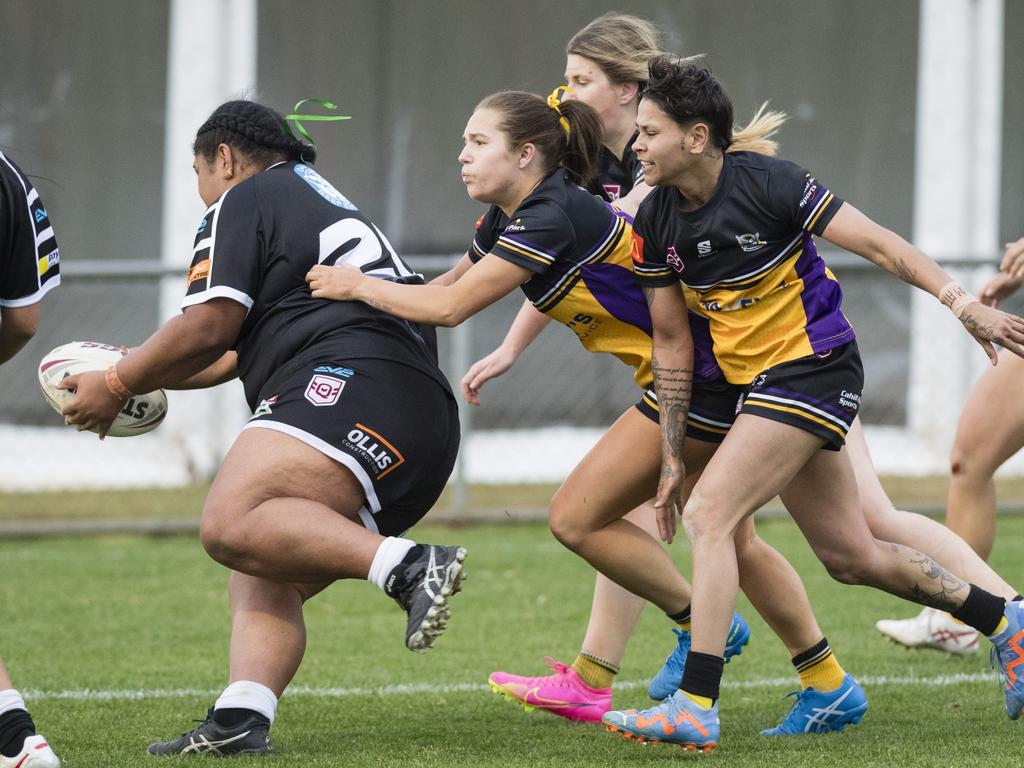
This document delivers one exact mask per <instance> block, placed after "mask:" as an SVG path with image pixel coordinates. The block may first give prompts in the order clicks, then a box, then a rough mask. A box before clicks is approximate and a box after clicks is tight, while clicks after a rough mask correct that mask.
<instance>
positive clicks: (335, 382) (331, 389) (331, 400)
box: [306, 373, 345, 408]
mask: <svg viewBox="0 0 1024 768" xmlns="http://www.w3.org/2000/svg"><path fill="white" fill-rule="evenodd" d="M344 388H345V382H344V381H342V380H341V379H336V378H334V377H333V376H325V375H323V374H322V373H315V374H313V378H311V379H310V380H309V384H307V385H306V399H307V400H309V402H311V403H312V404H313V405H315V406H317V407H318V408H319V407H322V406H327V405H334V404H335V403H336V402H338V398H339V397H341V390H343V389H344Z"/></svg>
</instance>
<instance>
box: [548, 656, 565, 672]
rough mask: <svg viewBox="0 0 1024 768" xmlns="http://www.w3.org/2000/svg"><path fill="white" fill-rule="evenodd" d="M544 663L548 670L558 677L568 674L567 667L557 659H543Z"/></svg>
mask: <svg viewBox="0 0 1024 768" xmlns="http://www.w3.org/2000/svg"><path fill="white" fill-rule="evenodd" d="M544 663H545V664H547V665H548V669H551V670H553V671H554V672H556V673H557V674H559V675H566V674H568V673H569V665H568V664H564V663H562V662H561V661H558V660H557V659H553V658H552V657H551V656H545V657H544Z"/></svg>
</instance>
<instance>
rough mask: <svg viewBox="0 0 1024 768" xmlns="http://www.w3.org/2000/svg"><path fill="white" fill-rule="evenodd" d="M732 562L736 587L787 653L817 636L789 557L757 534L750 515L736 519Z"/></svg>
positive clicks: (794, 652)
mask: <svg viewBox="0 0 1024 768" xmlns="http://www.w3.org/2000/svg"><path fill="white" fill-rule="evenodd" d="M736 562H737V565H738V568H739V584H740V589H742V590H743V592H744V594H746V596H747V598H748V599H749V600H750V602H751V603H752V604H753V606H754V608H755V609H756V610H757V612H758V613H759V614H761V618H763V619H764V620H765V623H767V624H768V626H769V627H771V628H772V631H773V632H774V633H775V634H776V635H778V637H779V639H780V640H782V643H783V644H784V645H785V646H786V649H787V650H788V651H789V655H790V656H795V655H797V654H798V653H800V652H801V651H805V650H807V649H808V648H810V647H811V646H812V645H814V644H815V643H817V642H818V641H819V640H821V638H822V636H823V634H822V631H821V629H820V628H819V627H818V622H817V619H815V617H814V611H813V610H812V609H811V601H810V599H809V598H808V597H807V590H806V589H804V583H803V582H802V581H801V580H800V576H799V575H798V574H797V572H796V570H794V568H793V566H792V565H790V564H789V561H788V560H786V558H784V557H783V556H782V555H781V554H779V552H778V551H777V550H776V549H775V548H774V547H772V546H771V545H769V544H768V542H766V541H765V540H764V539H762V538H761V537H760V536H758V535H757V532H756V531H755V530H754V519H753V518H752V517H750V518H747V519H746V520H744V521H743V522H742V523H740V526H739V530H738V531H737V532H736Z"/></svg>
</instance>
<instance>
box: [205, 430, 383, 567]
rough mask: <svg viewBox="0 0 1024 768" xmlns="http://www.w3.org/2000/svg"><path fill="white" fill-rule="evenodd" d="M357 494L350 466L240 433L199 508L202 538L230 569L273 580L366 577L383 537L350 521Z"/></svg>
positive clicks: (358, 503)
mask: <svg viewBox="0 0 1024 768" xmlns="http://www.w3.org/2000/svg"><path fill="white" fill-rule="evenodd" d="M363 498H364V494H363V489H362V486H361V485H359V482H358V481H357V480H356V478H355V476H354V475H353V474H352V473H351V472H349V470H348V469H346V468H345V467H343V466H342V465H340V464H338V463H337V462H335V461H333V460H332V459H330V458H328V457H327V456H325V455H324V454H322V453H320V452H319V451H317V450H316V449H314V448H311V447H310V446H308V445H306V444H305V443H303V442H301V441H299V440H297V439H295V438H293V437H290V436H289V435H285V434H282V433H280V432H274V431H271V430H268V429H247V430H244V431H243V432H242V433H241V434H240V435H239V436H238V439H237V440H236V441H235V443H234V445H233V446H232V447H231V450H230V451H228V455H227V456H226V457H225V459H224V463H223V465H222V466H221V469H220V471H219V472H218V473H217V478H216V480H215V481H214V483H213V487H212V488H211V489H210V494H209V496H208V497H207V500H206V506H205V507H204V508H203V518H202V524H201V528H200V535H201V538H202V542H203V546H204V547H205V548H206V551H207V552H208V553H209V554H210V556H211V557H212V558H213V559H214V560H217V561H218V562H220V563H222V564H223V565H226V566H228V567H229V568H231V569H232V570H236V571H240V572H242V573H247V574H250V575H252V576H258V577H261V578H266V579H270V580H273V581H277V582H285V583H290V582H303V583H308V582H324V581H327V582H330V581H335V580H336V579H346V578H366V576H367V574H368V573H369V570H370V564H371V563H372V562H373V556H374V554H375V553H376V551H377V548H378V547H379V546H380V543H381V542H382V541H383V540H384V537H382V536H380V535H378V534H376V533H373V532H371V531H369V530H367V529H366V528H364V527H363V526H362V525H361V524H360V523H359V522H356V518H357V517H358V512H359V509H360V508H361V507H362V505H363Z"/></svg>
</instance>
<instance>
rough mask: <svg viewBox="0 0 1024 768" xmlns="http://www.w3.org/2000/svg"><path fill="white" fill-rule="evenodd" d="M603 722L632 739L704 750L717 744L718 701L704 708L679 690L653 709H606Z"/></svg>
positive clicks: (613, 730)
mask: <svg viewBox="0 0 1024 768" xmlns="http://www.w3.org/2000/svg"><path fill="white" fill-rule="evenodd" d="M601 722H602V723H604V727H605V728H606V729H607V730H609V731H611V732H612V733H619V734H622V735H623V736H625V737H626V738H627V739H631V740H633V741H639V742H645V743H648V742H650V743H659V742H666V743H668V744H678V745H679V746H681V747H683V748H684V749H688V750H699V751H701V752H710V751H711V750H713V749H714V748H715V747H717V746H718V738H719V732H720V730H719V724H718V703H717V702H715V704H714V705H713V706H712V707H711V709H704V707H702V706H700V705H699V704H697V702H695V701H694V700H693V699H691V698H690V697H689V696H687V695H686V694H685V693H683V692H682V691H680V690H676V691H675V692H674V693H673V694H672V695H671V696H669V697H667V698H666V699H665V700H664V701H663V702H661V703H660V704H658V705H657V706H655V707H652V708H651V709H645V710H642V711H639V712H638V711H637V710H635V709H624V710H617V711H616V710H613V711H611V712H605V713H604V716H603V717H602V718H601Z"/></svg>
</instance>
